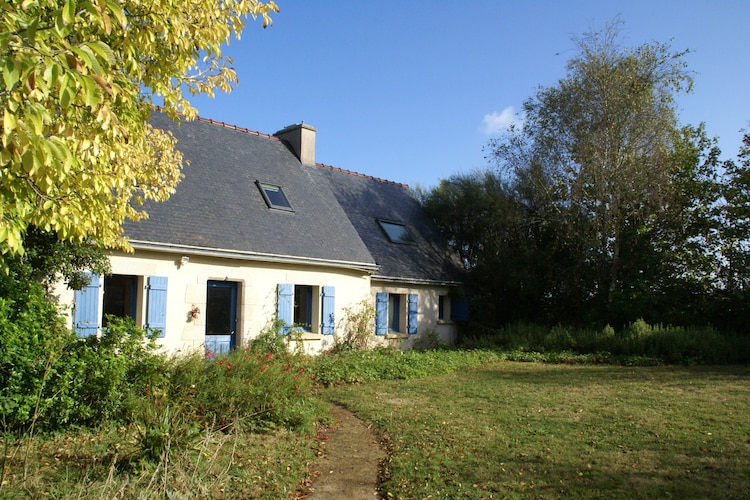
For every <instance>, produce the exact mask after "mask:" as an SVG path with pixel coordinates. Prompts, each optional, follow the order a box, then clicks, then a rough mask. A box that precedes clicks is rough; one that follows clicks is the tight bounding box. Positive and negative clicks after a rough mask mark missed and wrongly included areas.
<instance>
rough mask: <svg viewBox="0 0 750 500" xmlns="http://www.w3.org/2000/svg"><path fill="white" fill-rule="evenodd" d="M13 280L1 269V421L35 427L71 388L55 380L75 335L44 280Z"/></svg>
mask: <svg viewBox="0 0 750 500" xmlns="http://www.w3.org/2000/svg"><path fill="white" fill-rule="evenodd" d="M12 278H13V277H12V276H7V275H4V274H2V273H0V289H1V291H2V293H0V424H1V425H2V431H3V432H8V431H26V430H28V431H33V429H34V426H35V424H39V425H41V426H42V427H44V423H45V422H48V421H49V420H50V419H51V418H52V417H53V415H54V414H55V413H57V412H58V411H59V405H60V402H61V399H64V397H63V398H61V396H63V395H58V394H57V389H60V390H66V389H67V388H66V387H65V385H64V384H59V383H58V382H56V381H55V379H56V377H57V370H59V369H61V368H64V366H65V360H64V354H65V349H66V348H67V347H68V346H69V345H70V344H71V343H72V342H74V341H75V338H74V337H73V335H72V334H71V333H70V331H69V330H68V329H67V328H66V327H65V325H64V322H63V320H62V319H61V318H60V316H59V315H58V311H57V309H56V307H55V306H54V305H53V304H52V303H51V302H50V301H49V300H48V299H47V297H46V296H45V294H44V289H43V288H42V286H41V284H39V283H34V282H30V283H26V286H24V285H23V284H22V283H19V282H17V281H15V280H13V279H12Z"/></svg>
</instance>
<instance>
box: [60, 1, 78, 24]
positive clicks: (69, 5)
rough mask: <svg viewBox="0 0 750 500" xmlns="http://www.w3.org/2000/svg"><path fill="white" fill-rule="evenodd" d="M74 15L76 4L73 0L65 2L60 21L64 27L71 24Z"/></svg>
mask: <svg viewBox="0 0 750 500" xmlns="http://www.w3.org/2000/svg"><path fill="white" fill-rule="evenodd" d="M75 14H76V2H75V0H67V1H66V2H65V5H64V6H63V10H62V21H63V24H64V25H65V26H67V25H68V24H70V23H72V22H73V18H74V17H75Z"/></svg>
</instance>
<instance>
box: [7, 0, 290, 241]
mask: <svg viewBox="0 0 750 500" xmlns="http://www.w3.org/2000/svg"><path fill="white" fill-rule="evenodd" d="M277 10H278V9H277V7H276V5H275V4H274V2H272V1H270V2H267V3H263V2H260V1H259V0H231V1H227V2H221V3H218V4H217V3H215V2H212V1H209V0H199V1H196V2H191V3H185V2H166V3H165V2H161V3H153V2H145V1H142V0H123V1H107V2H103V1H99V2H97V1H93V0H66V1H53V0H40V1H21V0H13V1H11V2H10V3H6V4H5V7H4V8H3V9H2V10H1V11H0V23H1V24H0V67H2V73H3V78H2V79H0V109H1V110H2V124H1V125H2V129H1V131H0V140H2V147H1V148H0V165H2V169H3V175H2V177H1V178H0V244H1V245H2V254H3V255H5V254H11V255H15V254H22V253H23V234H24V232H25V231H26V228H27V227H29V226H36V227H38V228H41V229H43V230H45V231H51V232H53V233H56V234H57V235H58V236H59V237H60V239H62V240H66V241H78V242H81V241H84V240H89V239H92V240H95V241H97V242H99V243H100V244H102V245H104V246H107V247H110V246H118V247H125V248H127V243H126V242H125V241H124V239H123V236H122V233H121V229H120V225H121V223H122V222H123V221H124V220H126V219H132V220H138V219H140V218H143V217H145V215H146V214H145V213H144V212H142V211H141V210H139V208H138V206H139V205H140V204H142V203H143V201H144V200H149V199H152V200H164V199H166V198H168V197H169V195H170V194H171V193H172V192H173V191H174V189H175V185H176V184H177V182H178V181H179V179H180V176H181V173H180V167H181V163H182V157H181V155H180V154H179V153H178V152H176V151H175V149H174V145H175V141H174V139H173V137H172V136H171V135H169V134H167V133H164V132H163V131H161V130H156V129H153V128H152V127H151V126H150V125H148V124H147V120H148V117H149V113H150V111H151V108H152V105H153V103H154V102H159V103H160V104H161V105H162V106H163V108H164V110H165V111H166V112H167V113H168V114H169V115H170V116H171V117H173V118H176V117H177V114H178V113H182V114H183V115H184V116H185V117H186V118H188V119H190V118H192V117H194V116H195V110H194V109H193V108H192V107H191V106H190V105H189V103H188V101H187V98H186V96H185V93H186V92H187V93H189V94H196V93H206V94H208V95H212V94H213V92H214V89H215V88H219V89H220V90H222V91H229V90H230V89H231V85H232V84H233V83H234V82H236V75H235V73H234V71H233V70H232V69H231V67H229V66H228V64H227V63H228V61H226V60H224V58H223V57H222V48H221V47H222V45H223V44H225V43H229V41H230V39H231V37H232V36H236V37H239V36H240V33H241V31H242V29H243V27H244V25H245V19H246V18H247V17H248V16H249V17H252V18H256V17H257V16H261V17H262V18H263V23H264V26H265V25H267V24H268V23H270V18H269V14H270V13H271V12H273V11H277Z"/></svg>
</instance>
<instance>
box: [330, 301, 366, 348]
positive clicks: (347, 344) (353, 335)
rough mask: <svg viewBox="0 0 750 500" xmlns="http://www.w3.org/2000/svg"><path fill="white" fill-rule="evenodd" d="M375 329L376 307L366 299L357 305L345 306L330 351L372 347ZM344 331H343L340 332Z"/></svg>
mask: <svg viewBox="0 0 750 500" xmlns="http://www.w3.org/2000/svg"><path fill="white" fill-rule="evenodd" d="M374 330H375V308H374V307H372V305H370V303H369V302H368V301H366V300H363V301H362V302H360V303H359V304H357V305H356V306H355V307H347V308H344V318H343V319H342V320H341V321H340V323H339V325H338V328H337V329H336V333H335V336H334V344H333V346H332V347H331V349H329V350H330V351H333V352H336V351H353V350H358V349H367V348H368V347H370V342H371V340H372V332H373V331H374ZM338 332H342V333H338Z"/></svg>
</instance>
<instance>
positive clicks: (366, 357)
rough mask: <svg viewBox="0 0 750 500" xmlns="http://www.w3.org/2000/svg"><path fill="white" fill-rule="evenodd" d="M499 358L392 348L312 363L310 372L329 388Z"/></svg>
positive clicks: (419, 374)
mask: <svg viewBox="0 0 750 500" xmlns="http://www.w3.org/2000/svg"><path fill="white" fill-rule="evenodd" d="M496 357H497V355H496V354H494V353H491V352H489V351H479V350H476V351H451V350H447V349H442V350H437V351H426V352H418V351H400V350H396V349H391V348H377V349H370V350H354V351H340V352H333V353H326V354H322V355H320V356H318V357H316V358H313V359H311V360H310V366H309V368H308V370H309V372H310V373H311V374H312V375H313V376H314V377H315V380H316V381H317V383H319V384H321V385H324V386H328V385H337V384H342V383H343V384H351V383H360V382H368V381H373V380H409V379H413V378H420V377H426V376H429V375H437V374H441V373H451V372H453V371H456V370H462V369H468V368H472V367H476V366H480V365H481V364H483V363H486V362H487V361H489V360H492V359H496Z"/></svg>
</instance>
